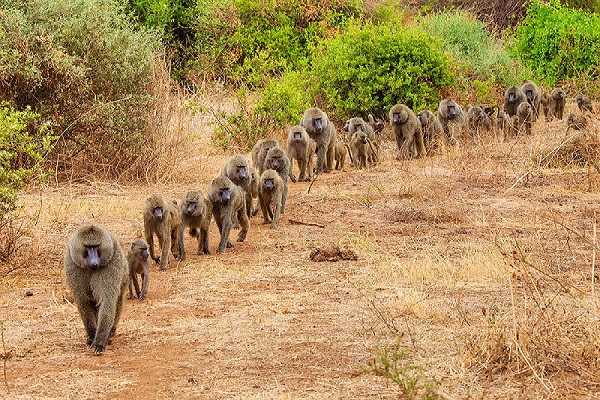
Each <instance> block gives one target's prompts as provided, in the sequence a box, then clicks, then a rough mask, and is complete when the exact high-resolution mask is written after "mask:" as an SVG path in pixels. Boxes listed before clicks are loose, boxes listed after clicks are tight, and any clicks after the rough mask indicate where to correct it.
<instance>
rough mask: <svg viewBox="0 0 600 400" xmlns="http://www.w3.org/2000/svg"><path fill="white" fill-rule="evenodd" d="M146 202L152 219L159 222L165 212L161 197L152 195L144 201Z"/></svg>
mask: <svg viewBox="0 0 600 400" xmlns="http://www.w3.org/2000/svg"><path fill="white" fill-rule="evenodd" d="M146 202H147V203H148V204H149V207H148V208H149V209H150V210H151V212H152V217H153V218H154V219H155V220H156V221H158V222H160V221H162V220H163V218H164V212H165V208H166V206H165V204H164V203H163V200H162V197H161V196H159V195H156V194H154V195H152V196H150V197H148V198H147V199H146Z"/></svg>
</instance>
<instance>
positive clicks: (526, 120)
mask: <svg viewBox="0 0 600 400" xmlns="http://www.w3.org/2000/svg"><path fill="white" fill-rule="evenodd" d="M517 117H518V118H519V129H521V127H524V128H525V133H526V134H527V135H531V125H532V124H533V122H534V121H535V112H534V111H533V106H532V105H531V104H529V103H528V102H526V101H524V102H522V103H521V104H519V107H517Z"/></svg>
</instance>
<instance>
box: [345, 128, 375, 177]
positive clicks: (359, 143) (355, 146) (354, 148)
mask: <svg viewBox="0 0 600 400" xmlns="http://www.w3.org/2000/svg"><path fill="white" fill-rule="evenodd" d="M350 151H351V152H352V161H353V163H354V168H356V169H361V168H369V153H370V152H371V148H370V147H369V142H368V137H367V134H366V133H365V132H360V131H358V132H356V133H355V134H354V135H353V136H352V140H350Z"/></svg>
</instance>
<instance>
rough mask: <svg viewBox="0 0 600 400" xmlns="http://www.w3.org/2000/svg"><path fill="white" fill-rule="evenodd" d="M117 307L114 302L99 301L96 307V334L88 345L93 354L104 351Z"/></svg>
mask: <svg viewBox="0 0 600 400" xmlns="http://www.w3.org/2000/svg"><path fill="white" fill-rule="evenodd" d="M117 309H118V307H117V305H116V304H109V302H106V301H104V302H101V303H100V308H99V309H98V326H97V327H96V335H95V336H94V340H93V341H92V344H91V345H90V347H91V348H92V350H94V353H95V354H100V353H102V352H103V351H104V348H105V347H106V344H107V343H108V338H109V337H110V334H111V331H112V330H113V325H114V322H115V318H112V316H113V315H114V316H116V315H117V311H120V310H117Z"/></svg>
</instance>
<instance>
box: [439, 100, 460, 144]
mask: <svg viewBox="0 0 600 400" xmlns="http://www.w3.org/2000/svg"><path fill="white" fill-rule="evenodd" d="M438 120H439V121H440V123H441V124H442V129H443V130H444V134H445V135H446V139H447V140H448V144H450V145H451V146H454V145H456V143H457V142H458V138H457V136H458V135H457V134H462V132H463V131H464V130H465V125H466V123H467V117H466V115H465V113H464V112H463V109H462V107H461V106H459V105H458V103H457V102H456V101H454V100H453V99H450V98H447V99H444V100H442V101H440V103H439V105H438Z"/></svg>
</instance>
